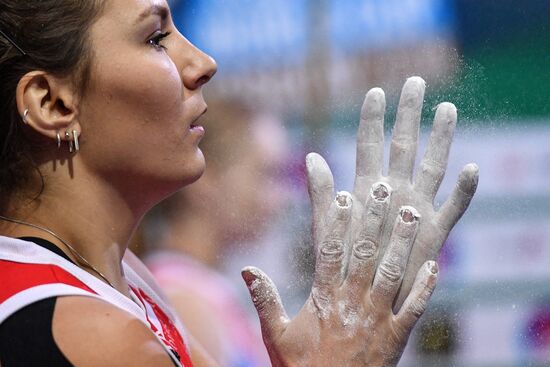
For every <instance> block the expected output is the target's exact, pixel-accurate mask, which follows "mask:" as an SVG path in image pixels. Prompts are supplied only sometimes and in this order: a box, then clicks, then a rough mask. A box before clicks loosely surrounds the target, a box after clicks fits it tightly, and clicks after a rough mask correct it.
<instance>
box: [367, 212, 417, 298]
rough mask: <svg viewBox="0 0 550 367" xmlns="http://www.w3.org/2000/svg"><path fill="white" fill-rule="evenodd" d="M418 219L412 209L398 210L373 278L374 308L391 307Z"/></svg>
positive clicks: (372, 295)
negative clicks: (386, 246) (387, 242)
mask: <svg viewBox="0 0 550 367" xmlns="http://www.w3.org/2000/svg"><path fill="white" fill-rule="evenodd" d="M419 219H420V214H419V213H418V212H417V211H416V209H414V208H413V207H410V206H403V207H401V209H399V215H398V216H397V218H396V220H395V225H394V226H393V231H392V234H391V236H390V242H389V245H388V248H387V250H386V253H385V254H384V256H383V257H382V261H381V262H380V265H378V269H377V270H376V275H375V276H374V282H373V285H372V292H371V300H372V302H373V303H374V304H375V305H376V306H380V307H382V308H383V309H385V308H390V307H391V306H392V303H393V300H394V298H395V295H396V294H397V291H398V289H399V286H400V284H401V280H402V279H403V274H404V272H405V265H406V264H407V260H408V258H409V254H410V251H411V247H412V244H413V242H414V238H415V236H416V230H417V228H418V221H419Z"/></svg>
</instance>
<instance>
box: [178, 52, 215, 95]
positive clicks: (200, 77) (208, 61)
mask: <svg viewBox="0 0 550 367" xmlns="http://www.w3.org/2000/svg"><path fill="white" fill-rule="evenodd" d="M189 46H190V50H189V51H188V52H189V54H188V55H189V60H188V61H189V62H187V63H186V64H185V66H184V68H183V70H182V76H183V84H184V85H185V87H187V88H188V89H191V90H195V89H197V88H200V87H201V86H203V85H204V84H206V83H208V81H209V80H210V79H211V78H212V77H213V76H214V74H216V71H217V70H218V66H217V65H216V61H215V60H214V59H213V58H212V57H211V56H209V55H207V54H206V53H204V52H202V51H201V50H199V49H198V48H197V47H195V46H194V45H193V44H191V43H189Z"/></svg>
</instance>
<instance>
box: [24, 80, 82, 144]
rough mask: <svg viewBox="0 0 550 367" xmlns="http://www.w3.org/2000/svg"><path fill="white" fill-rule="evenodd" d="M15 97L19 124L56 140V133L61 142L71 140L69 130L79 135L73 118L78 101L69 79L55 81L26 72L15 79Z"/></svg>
mask: <svg viewBox="0 0 550 367" xmlns="http://www.w3.org/2000/svg"><path fill="white" fill-rule="evenodd" d="M16 98H17V109H18V111H19V114H20V115H21V117H22V119H23V122H25V123H26V124H27V125H28V126H29V127H30V128H32V129H33V130H35V131H36V132H38V133H39V134H41V135H43V136H45V137H48V138H50V139H56V135H57V134H58V133H59V134H60V136H61V139H62V140H70V139H72V131H73V130H76V132H77V134H78V135H80V132H81V127H80V124H79V123H78V121H77V118H76V117H77V108H76V107H77V99H78V98H77V94H76V93H75V91H74V86H73V85H72V83H71V81H70V80H69V78H58V77H55V76H53V75H51V74H48V73H46V72H44V71H32V72H29V73H27V74H25V75H24V76H23V77H22V78H21V80H19V83H18V84H17V89H16ZM26 110H28V112H27V113H26V116H25V111H26ZM65 132H68V133H69V134H71V135H70V137H66V136H65Z"/></svg>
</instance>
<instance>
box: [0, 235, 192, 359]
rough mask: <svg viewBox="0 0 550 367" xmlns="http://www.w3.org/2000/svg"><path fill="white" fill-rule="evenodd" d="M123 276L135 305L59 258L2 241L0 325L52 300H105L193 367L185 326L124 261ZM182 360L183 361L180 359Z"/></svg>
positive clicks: (7, 239) (32, 246)
mask: <svg viewBox="0 0 550 367" xmlns="http://www.w3.org/2000/svg"><path fill="white" fill-rule="evenodd" d="M122 265H123V270H124V274H125V277H126V280H127V281H128V284H129V286H130V291H131V292H130V293H131V296H132V298H133V299H134V300H133V301H132V300H131V299H129V298H127V297H126V296H124V295H123V294H122V293H120V292H118V291H117V290H116V289H114V288H112V287H111V286H109V285H108V284H106V283H104V282H103V281H101V280H100V279H98V278H96V277H94V276H92V275H90V274H89V273H87V272H86V271H84V270H83V269H81V268H79V267H78V266H76V265H75V264H73V263H71V262H70V261H68V260H66V259H64V258H62V257H61V256H59V255H57V254H55V253H53V252H51V251H49V250H47V249H45V248H42V247H40V246H37V245H36V244H34V243H32V242H28V241H23V240H19V239H14V238H10V237H4V236H0V324H1V323H2V322H3V321H4V320H6V319H7V318H8V317H9V316H11V315H12V314H14V313H15V312H17V311H19V310H20V309H22V308H24V307H25V306H28V305H30V304H32V303H34V302H37V301H40V300H44V299H46V298H50V297H59V296H86V297H95V298H99V299H102V300H104V301H106V302H109V303H111V304H112V305H114V306H116V307H119V308H121V309H123V310H125V311H127V312H129V313H130V314H132V315H133V316H135V317H136V318H137V319H139V320H141V321H142V322H143V323H144V324H145V325H146V326H147V327H148V328H149V329H151V331H152V332H153V333H154V334H155V335H156V337H157V338H158V339H159V341H160V342H161V344H162V345H163V346H164V347H165V349H166V351H167V353H168V354H169V355H170V357H171V358H172V359H173V361H174V363H175V364H176V365H177V366H181V367H192V363H191V359H190V357H189V350H188V348H187V345H186V342H185V340H184V333H183V326H182V325H181V323H180V322H179V320H178V319H177V318H176V317H174V315H173V313H172V311H171V310H170V308H169V307H168V306H167V304H166V303H165V302H164V300H163V299H162V298H161V297H160V296H159V295H158V294H157V292H155V291H154V290H153V287H154V285H152V284H149V283H148V282H147V281H146V280H144V278H145V279H148V278H149V277H148V276H147V275H144V274H138V273H139V272H140V271H139V270H136V269H134V268H133V267H132V266H130V265H129V264H128V262H127V261H126V260H124V261H123V263H122ZM178 357H179V358H178Z"/></svg>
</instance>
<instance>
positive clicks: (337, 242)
mask: <svg viewBox="0 0 550 367" xmlns="http://www.w3.org/2000/svg"><path fill="white" fill-rule="evenodd" d="M320 253H321V256H322V257H323V258H325V259H327V260H341V259H342V258H343V257H344V253H345V244H344V241H342V240H341V239H338V238H329V239H326V240H325V241H323V243H322V244H321V248H320Z"/></svg>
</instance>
